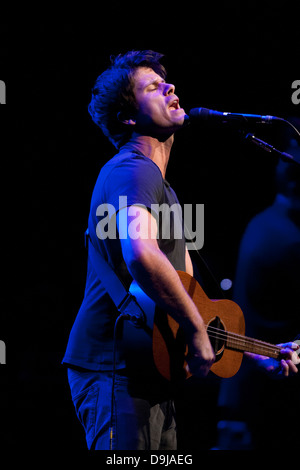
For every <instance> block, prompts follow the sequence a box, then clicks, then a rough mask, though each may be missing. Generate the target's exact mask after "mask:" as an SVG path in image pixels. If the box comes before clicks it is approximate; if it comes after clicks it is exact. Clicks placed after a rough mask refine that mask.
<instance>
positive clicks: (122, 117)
mask: <svg viewBox="0 0 300 470" xmlns="http://www.w3.org/2000/svg"><path fill="white" fill-rule="evenodd" d="M117 118H118V120H119V121H120V122H122V123H123V124H126V125H127V126H135V124H136V121H135V120H134V119H131V118H128V117H125V115H124V114H123V113H122V111H119V112H118V114H117Z"/></svg>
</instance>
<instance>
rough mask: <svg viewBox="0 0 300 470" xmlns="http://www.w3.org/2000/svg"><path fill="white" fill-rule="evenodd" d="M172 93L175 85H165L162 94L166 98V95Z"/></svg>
mask: <svg viewBox="0 0 300 470" xmlns="http://www.w3.org/2000/svg"><path fill="white" fill-rule="evenodd" d="M174 93H175V85H172V83H165V90H164V94H165V95H166V96H168V95H173V94H174Z"/></svg>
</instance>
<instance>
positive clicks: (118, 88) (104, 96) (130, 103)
mask: <svg viewBox="0 0 300 470" xmlns="http://www.w3.org/2000/svg"><path fill="white" fill-rule="evenodd" d="M162 57H163V54H160V53H158V52H154V51H151V50H145V51H129V52H126V53H125V54H119V55H117V56H116V57H111V58H110V59H111V65H110V66H109V67H108V69H107V70H105V71H104V72H103V73H102V74H101V75H100V76H99V77H98V78H97V80H96V82H95V85H94V88H93V89H92V98H91V102H90V104H89V106H88V110H89V113H90V115H91V116H92V119H93V121H94V122H95V123H96V124H97V125H98V126H99V127H100V128H101V130H102V132H103V133H104V135H106V136H107V137H108V139H109V140H110V141H111V142H112V143H113V144H114V146H115V147H117V148H120V146H121V145H124V143H126V142H127V141H128V140H129V138H130V136H131V133H132V126H126V125H125V124H123V123H122V122H121V121H120V120H119V119H118V113H120V112H121V113H122V115H123V116H128V118H129V117H132V116H133V115H134V113H135V111H136V109H137V106H136V100H135V96H134V92H133V86H134V82H133V75H134V73H135V71H136V69H137V68H138V67H149V68H151V69H152V70H154V72H155V73H157V74H158V75H159V76H160V77H162V78H163V79H165V78H166V70H165V68H164V66H163V65H162V64H160V62H159V61H160V59H161V58H162Z"/></svg>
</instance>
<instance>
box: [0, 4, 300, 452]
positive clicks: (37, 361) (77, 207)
mask: <svg viewBox="0 0 300 470" xmlns="http://www.w3.org/2000/svg"><path fill="white" fill-rule="evenodd" d="M242 3H243V8H241V6H239V5H234V4H232V3H230V4H229V3H228V2H226V4H222V6H219V5H215V4H213V5H211V7H209V6H206V8H205V9H204V8H203V7H202V6H201V4H200V3H197V7H195V6H194V5H193V4H192V3H191V2H186V3H185V4H181V5H180V4H179V5H177V4H176V5H168V4H166V5H162V4H161V5H159V4H157V3H148V4H145V5H143V8H141V6H139V7H133V6H129V5H127V4H125V3H123V2H111V3H110V7H109V8H108V7H107V6H106V8H104V9H101V6H99V8H98V10H97V9H91V11H89V12H88V15H86V16H85V15H82V17H78V18H77V19H76V20H75V19H72V18H71V17H70V18H69V19H66V20H64V21H62V20H61V21H58V18H59V15H58V14H57V15H56V19H54V20H52V21H51V22H50V21H48V20H49V18H48V16H47V15H46V14H43V15H42V14H39V15H38V21H37V19H35V20H33V19H30V20H29V19H28V20H26V21H24V22H22V23H21V24H18V25H17V24H16V23H15V22H11V23H5V22H3V23H0V34H1V45H0V60H1V69H0V79H1V80H4V81H5V82H6V86H7V104H6V105H5V106H1V107H0V112H1V113H0V114H1V116H0V117H1V147H2V151H1V169H2V171H1V179H2V185H1V187H2V206H1V207H2V271H3V283H2V286H3V297H2V298H3V302H2V309H1V324H0V327H1V329H0V339H1V340H3V341H5V343H6V348H7V364H6V365H5V366H1V369H0V381H1V382H0V383H1V392H0V398H1V403H0V409H1V414H2V416H3V423H5V421H4V418H7V422H6V424H3V426H1V433H2V434H1V436H2V437H1V442H2V443H4V442H7V445H9V446H12V447H17V446H18V445H19V444H25V446H26V447H28V448H37V447H39V446H43V447H44V448H50V447H51V448H52V449H70V450H71V449H72V450H73V449H76V450H77V449H85V442H84V435H83V432H82V430H81V427H80V425H79V423H78V422H77V419H76V417H75V415H74V412H73V405H72V403H71V400H70V396H69V390H68V385H67V382H66V377H65V371H64V369H63V368H62V366H60V361H61V359H62V356H63V353H64V348H65V346H66V342H67V339H68V334H69V331H70V328H71V326H72V323H73V320H74V318H75V316H76V313H77V310H78V308H79V305H80V302H81V300H82V296H83V290H84V284H85V263H86V253H85V250H84V245H83V233H84V231H85V228H86V225H87V217H88V210H89V202H90V196H91V192H92V189H93V185H94V182H95V180H96V178H97V175H98V172H99V170H100V168H101V166H102V165H103V163H104V162H105V161H106V160H107V159H109V158H110V157H111V156H112V155H113V153H114V152H115V150H114V148H113V146H112V145H111V144H110V143H109V142H108V141H106V139H105V138H104V137H103V136H102V134H101V131H100V130H99V129H98V128H97V127H96V126H95V125H94V123H93V122H92V121H91V119H90V116H89V114H88V112H87V105H88V103H89V99H90V90H91V88H92V86H93V83H94V81H95V79H96V77H97V76H98V75H99V74H100V73H101V72H102V71H103V70H104V69H105V68H106V67H107V66H108V64H109V57H110V55H111V54H118V53H119V52H125V51H127V50H130V49H153V50H156V51H159V52H161V53H163V54H165V60H164V65H165V66H166V68H167V70H168V80H169V81H170V82H172V83H174V84H175V86H176V94H177V95H178V96H179V98H180V103H181V106H182V107H184V108H185V110H186V111H187V110H189V109H190V108H192V107H197V106H203V107H207V108H211V109H217V110H220V111H231V112H241V113H258V114H271V115H276V116H280V117H284V118H289V117H291V116H299V114H300V105H298V106H296V105H294V104H293V103H292V100H291V96H292V91H293V90H292V88H291V85H292V82H293V81H294V80H296V79H297V78H299V65H298V64H299V59H298V53H299V50H298V49H299V33H298V31H299V11H297V10H296V6H295V5H296V2H295V3H293V2H289V3H288V4H285V5H284V7H283V6H282V5H281V4H279V3H278V4H274V2H269V1H267V2H249V3H247V2H242ZM296 65H298V68H297V67H296ZM281 126H282V124H281V125H280V126H278V125H276V126H275V125H274V126H272V127H271V128H268V129H266V128H255V129H251V130H253V131H254V132H255V135H257V136H258V137H261V138H263V139H265V140H267V141H268V142H270V143H273V145H278V146H280V144H281V141H280V139H279V138H278V136H279V135H280V132H281V130H282V128H281ZM275 165H276V158H274V157H273V156H271V155H269V154H267V153H265V152H263V151H262V150H260V149H258V148H254V147H252V146H250V145H249V144H246V143H245V141H244V140H243V139H242V138H241V136H240V135H239V134H238V133H237V132H236V130H233V129H231V128H230V129H228V128H224V127H223V128H220V127H213V126H204V125H203V126H202V125H194V126H189V127H188V128H186V129H184V130H182V131H180V132H179V133H178V134H177V135H176V139H175V144H174V148H173V150H172V154H171V160H170V163H169V167H168V171H167V180H168V181H169V182H170V183H171V185H172V186H173V187H174V189H175V190H176V192H177V194H178V196H179V199H180V201H181V203H182V204H184V203H194V204H195V203H204V204H205V241H204V248H203V249H202V250H201V254H202V255H203V256H204V257H205V259H206V261H207V262H208V263H209V266H210V268H211V269H212V271H213V272H214V274H215V277H216V278H217V280H218V282H220V281H221V280H222V279H223V278H230V279H234V270H235V263H236V257H237V252H238V245H239V241H240V238H241V236H242V233H243V230H244V228H245V226H246V224H247V222H248V221H249V220H250V219H251V217H252V216H253V215H254V214H256V213H257V212H258V211H260V210H262V209H263V208H264V207H266V206H267V205H268V204H269V203H270V202H271V201H272V199H273V197H274V194H275V187H274V180H273V176H274V169H275ZM192 256H193V260H194V261H195V262H197V263H198V260H197V259H196V258H195V257H194V255H193V254H192ZM200 269H202V268H201V264H200ZM209 289H210V286H209V285H208V290H209ZM212 291H213V289H212ZM226 295H227V296H228V297H230V295H231V291H229V292H227V294H226ZM209 380H210V379H209ZM211 382H212V383H213V386H212V388H213V390H215V388H214V379H211ZM208 383H209V381H208ZM207 387H208V392H207V393H208V395H209V396H211V395H210V387H209V385H208V386H207ZM191 393H192V392H191ZM204 395H205V393H204ZM206 398H207V397H206ZM206 398H205V396H202V395H196V393H195V394H194V395H193V394H192V395H191V396H190V401H191V400H192V403H193V405H189V407H188V406H187V404H186V407H185V405H184V404H181V408H182V411H181V412H182V415H181V418H180V420H181V421H182V431H181V433H182V436H184V437H182V441H181V442H182V448H184V449H187V450H188V449H189V444H190V447H191V448H196V447H197V446H198V445H199V438H198V437H197V436H198V435H197V432H196V430H195V429H193V426H194V424H193V423H194V422H195V421H194V416H195V414H196V415H199V413H200V412H199V411H197V410H198V408H197V407H195V406H196V404H197V405H199V408H200V409H201V401H202V400H204V399H206ZM212 402H213V400H212ZM208 404H209V406H208V408H209V412H208V413H207V415H209V413H210V412H211V413H212V416H213V417H215V415H216V413H217V410H216V409H215V408H214V407H213V403H212V405H211V403H210V401H209V400H208ZM181 408H180V409H181ZM192 414H193V416H191V415H192ZM182 416H185V419H184V418H182ZM189 416H190V417H191V418H193V419H190V418H189ZM181 421H180V422H181ZM204 421H205V420H204ZM200 435H201V434H200ZM211 435H213V432H212V434H211ZM209 444H210V443H209Z"/></svg>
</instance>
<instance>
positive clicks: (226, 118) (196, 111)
mask: <svg viewBox="0 0 300 470" xmlns="http://www.w3.org/2000/svg"><path fill="white" fill-rule="evenodd" d="M188 117H189V118H188V119H190V120H191V121H194V120H195V121H196V120H201V121H215V122H219V123H221V124H226V123H229V122H237V121H240V122H244V123H246V122H252V123H253V124H270V123H271V122H272V121H281V120H282V119H281V118H278V117H276V116H261V115H260V114H237V113H228V112H224V113H222V112H220V111H213V110H212V109H207V108H193V109H191V110H190V112H189V113H188Z"/></svg>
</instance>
